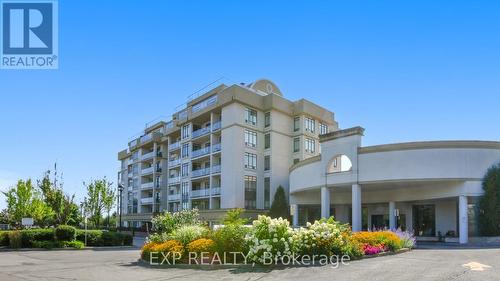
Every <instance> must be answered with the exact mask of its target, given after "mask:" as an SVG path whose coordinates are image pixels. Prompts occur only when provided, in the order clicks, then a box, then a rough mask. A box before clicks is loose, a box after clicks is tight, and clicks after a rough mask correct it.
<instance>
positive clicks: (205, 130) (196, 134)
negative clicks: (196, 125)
mask: <svg viewBox="0 0 500 281" xmlns="http://www.w3.org/2000/svg"><path fill="white" fill-rule="evenodd" d="M208 133H210V127H205V128H201V129H198V130H196V131H193V134H192V135H191V136H192V138H193V139H194V138H197V137H201V136H203V135H206V134H208Z"/></svg>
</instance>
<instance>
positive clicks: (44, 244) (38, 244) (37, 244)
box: [31, 241, 61, 249]
mask: <svg viewBox="0 0 500 281" xmlns="http://www.w3.org/2000/svg"><path fill="white" fill-rule="evenodd" d="M31 247H32V248H42V249H53V248H61V244H60V243H59V242H56V241H32V242H31Z"/></svg>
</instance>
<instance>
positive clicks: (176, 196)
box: [168, 193, 181, 201]
mask: <svg viewBox="0 0 500 281" xmlns="http://www.w3.org/2000/svg"><path fill="white" fill-rule="evenodd" d="M168 200H169V201H179V200H181V194H180V193H174V194H169V195H168Z"/></svg>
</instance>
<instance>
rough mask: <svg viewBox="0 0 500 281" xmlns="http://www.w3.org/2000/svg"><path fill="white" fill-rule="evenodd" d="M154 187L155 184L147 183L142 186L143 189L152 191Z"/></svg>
mask: <svg viewBox="0 0 500 281" xmlns="http://www.w3.org/2000/svg"><path fill="white" fill-rule="evenodd" d="M153 186H154V182H146V183H143V184H141V189H151V188H153Z"/></svg>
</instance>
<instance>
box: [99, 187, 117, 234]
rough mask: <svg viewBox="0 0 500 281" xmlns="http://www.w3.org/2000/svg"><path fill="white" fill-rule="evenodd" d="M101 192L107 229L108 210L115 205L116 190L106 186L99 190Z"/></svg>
mask: <svg viewBox="0 0 500 281" xmlns="http://www.w3.org/2000/svg"><path fill="white" fill-rule="evenodd" d="M101 192H102V194H101V196H102V198H103V199H102V200H103V203H104V208H105V209H106V212H107V213H108V217H107V221H108V229H109V219H110V216H109V214H110V212H111V209H113V207H114V206H115V199H116V192H115V190H114V189H113V188H106V189H102V190H101Z"/></svg>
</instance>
